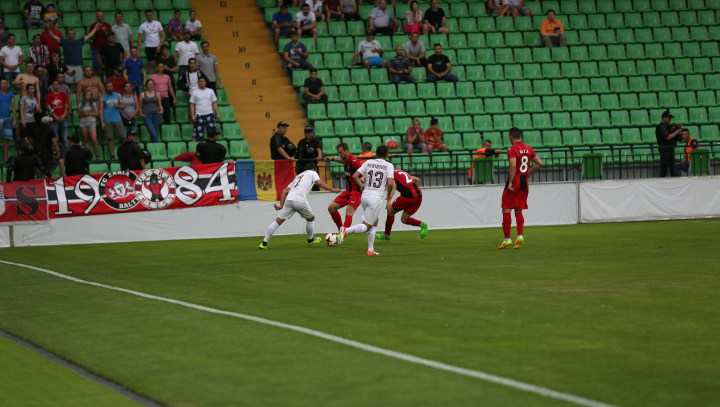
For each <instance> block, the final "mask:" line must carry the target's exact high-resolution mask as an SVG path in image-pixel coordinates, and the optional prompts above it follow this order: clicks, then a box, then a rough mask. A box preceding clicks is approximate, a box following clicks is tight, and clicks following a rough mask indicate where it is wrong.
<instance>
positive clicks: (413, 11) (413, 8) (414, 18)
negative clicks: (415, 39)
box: [403, 0, 423, 34]
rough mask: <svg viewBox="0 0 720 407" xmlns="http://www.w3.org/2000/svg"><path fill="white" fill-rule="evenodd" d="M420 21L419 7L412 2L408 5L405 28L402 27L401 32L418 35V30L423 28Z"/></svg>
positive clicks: (416, 3)
mask: <svg viewBox="0 0 720 407" xmlns="http://www.w3.org/2000/svg"><path fill="white" fill-rule="evenodd" d="M422 21H423V19H422V11H420V5H419V4H418V2H417V1H415V0H413V1H412V3H410V10H408V11H406V12H405V27H403V31H404V32H406V33H408V34H412V33H417V34H420V30H421V29H422V28H423V24H422Z"/></svg>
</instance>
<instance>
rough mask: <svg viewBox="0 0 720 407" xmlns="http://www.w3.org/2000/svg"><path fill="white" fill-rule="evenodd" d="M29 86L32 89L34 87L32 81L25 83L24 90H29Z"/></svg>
mask: <svg viewBox="0 0 720 407" xmlns="http://www.w3.org/2000/svg"><path fill="white" fill-rule="evenodd" d="M31 86H32V87H33V89H34V88H35V84H33V83H28V84H27V85H25V90H30V87H31Z"/></svg>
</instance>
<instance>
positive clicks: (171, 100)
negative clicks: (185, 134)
mask: <svg viewBox="0 0 720 407" xmlns="http://www.w3.org/2000/svg"><path fill="white" fill-rule="evenodd" d="M150 80H151V81H153V84H154V86H155V92H157V93H158V94H159V95H160V103H161V104H162V114H163V121H164V122H165V124H170V123H171V122H172V117H170V110H171V109H172V107H174V106H175V105H176V104H177V100H176V99H175V90H174V89H173V88H172V85H171V83H170V77H169V76H168V75H167V74H165V65H163V64H162V63H158V64H157V66H156V67H155V75H153V76H151V77H150ZM171 104H172V107H171Z"/></svg>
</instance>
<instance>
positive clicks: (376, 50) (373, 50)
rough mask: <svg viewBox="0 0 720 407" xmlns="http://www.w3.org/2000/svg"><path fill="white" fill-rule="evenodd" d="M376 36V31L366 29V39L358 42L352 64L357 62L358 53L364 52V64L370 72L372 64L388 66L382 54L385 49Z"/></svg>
mask: <svg viewBox="0 0 720 407" xmlns="http://www.w3.org/2000/svg"><path fill="white" fill-rule="evenodd" d="M383 1H385V0H383ZM374 38H375V31H372V30H367V31H365V40H363V41H360V44H358V47H357V49H356V50H355V55H354V56H353V62H352V64H350V66H353V65H355V64H357V59H358V55H360V53H362V65H363V68H365V69H367V70H368V73H370V67H371V66H379V67H381V68H387V61H386V60H384V59H383V57H382V54H383V53H384V52H385V51H383V49H382V45H380V43H379V42H377V41H376V40H375V39H374Z"/></svg>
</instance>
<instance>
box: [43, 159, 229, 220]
mask: <svg viewBox="0 0 720 407" xmlns="http://www.w3.org/2000/svg"><path fill="white" fill-rule="evenodd" d="M237 197H238V193H237V185H236V175H235V163H234V162H229V163H218V164H201V165H192V166H190V165H186V166H183V167H173V168H154V169H146V170H141V171H117V172H109V173H106V174H92V175H78V176H73V177H64V178H60V179H58V180H57V181H54V182H48V183H47V201H48V211H49V213H50V217H51V218H65V217H68V216H84V215H104V214H109V213H122V212H141V211H150V210H162V209H180V208H190V207H199V206H212V205H227V204H230V203H233V202H236V201H237Z"/></svg>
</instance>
